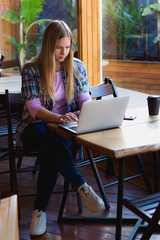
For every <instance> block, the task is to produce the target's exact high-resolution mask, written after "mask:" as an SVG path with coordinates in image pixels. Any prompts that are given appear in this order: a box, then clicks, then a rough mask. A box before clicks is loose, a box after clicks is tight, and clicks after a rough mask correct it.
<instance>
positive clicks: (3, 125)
mask: <svg viewBox="0 0 160 240" xmlns="http://www.w3.org/2000/svg"><path fill="white" fill-rule="evenodd" d="M14 67H17V68H19V71H20V74H21V70H22V66H21V62H20V59H19V57H17V58H15V59H12V60H4V56H3V55H2V56H1V59H0V69H9V68H14ZM0 77H2V74H1V73H0ZM3 100H4V99H3V97H1V96H0V119H1V121H0V137H3V136H6V135H7V134H8V129H7V121H6V120H7V119H6V118H5V117H3V113H4V111H5V109H4V104H3ZM16 125H17V121H13V122H12V127H13V133H14V132H15V129H16ZM0 152H2V154H1V155H0V159H3V158H4V157H6V156H7V155H8V152H9V151H8V149H6V148H2V147H1V148H0Z"/></svg>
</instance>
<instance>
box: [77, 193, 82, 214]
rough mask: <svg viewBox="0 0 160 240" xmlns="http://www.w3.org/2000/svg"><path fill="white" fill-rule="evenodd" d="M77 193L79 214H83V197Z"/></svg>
mask: <svg viewBox="0 0 160 240" xmlns="http://www.w3.org/2000/svg"><path fill="white" fill-rule="evenodd" d="M76 193H77V203H78V212H79V213H81V212H82V201H81V196H80V194H79V192H78V191H76Z"/></svg>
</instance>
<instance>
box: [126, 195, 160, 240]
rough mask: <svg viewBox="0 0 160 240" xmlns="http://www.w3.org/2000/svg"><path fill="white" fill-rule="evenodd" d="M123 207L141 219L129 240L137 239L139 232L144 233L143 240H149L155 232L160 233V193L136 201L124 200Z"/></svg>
mask: <svg viewBox="0 0 160 240" xmlns="http://www.w3.org/2000/svg"><path fill="white" fill-rule="evenodd" d="M123 205H124V206H125V207H127V208H128V209H129V210H131V211H132V212H133V213H134V214H136V215H137V216H138V217H139V220H138V221H137V223H136V225H135V227H134V228H133V230H132V232H131V234H130V236H129V238H128V239H129V240H132V239H135V237H136V234H137V232H138V231H139V230H142V231H143V235H142V237H141V240H149V239H150V237H151V235H152V234H153V233H154V232H156V231H160V193H156V194H151V195H148V196H146V197H144V198H142V199H136V200H135V199H134V200H129V199H127V198H124V199H123ZM142 223H143V224H142ZM145 223H147V224H145Z"/></svg>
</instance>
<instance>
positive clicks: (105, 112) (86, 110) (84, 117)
mask: <svg viewBox="0 0 160 240" xmlns="http://www.w3.org/2000/svg"><path fill="white" fill-rule="evenodd" d="M128 101H129V96H125V97H116V98H108V99H102V100H97V101H88V102H84V103H83V104H82V108H81V112H80V117H79V122H78V123H77V122H69V123H64V124H59V126H60V127H62V128H64V129H66V130H68V131H71V132H73V133H75V134H82V133H89V132H95V131H100V130H105V129H110V128H115V127H119V126H120V125H121V124H122V122H123V118H124V115H125V112H126V109H127V104H128Z"/></svg>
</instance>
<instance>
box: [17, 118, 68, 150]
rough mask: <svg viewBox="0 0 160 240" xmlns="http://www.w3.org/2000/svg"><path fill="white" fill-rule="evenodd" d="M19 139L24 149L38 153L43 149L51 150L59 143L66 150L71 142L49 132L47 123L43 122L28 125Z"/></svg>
mask: <svg viewBox="0 0 160 240" xmlns="http://www.w3.org/2000/svg"><path fill="white" fill-rule="evenodd" d="M21 139H22V143H23V145H24V148H26V149H31V150H38V151H40V150H42V149H44V148H45V149H50V148H53V147H54V146H57V145H58V143H60V142H61V143H62V144H64V145H65V146H66V147H67V148H68V149H69V148H70V147H71V145H72V142H71V141H69V140H67V139H65V138H62V137H60V136H58V135H57V134H55V133H52V132H50V131H49V130H48V129H47V123H45V122H39V123H31V124H29V125H28V126H27V127H26V128H25V130H24V132H23V134H22V137H21Z"/></svg>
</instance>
